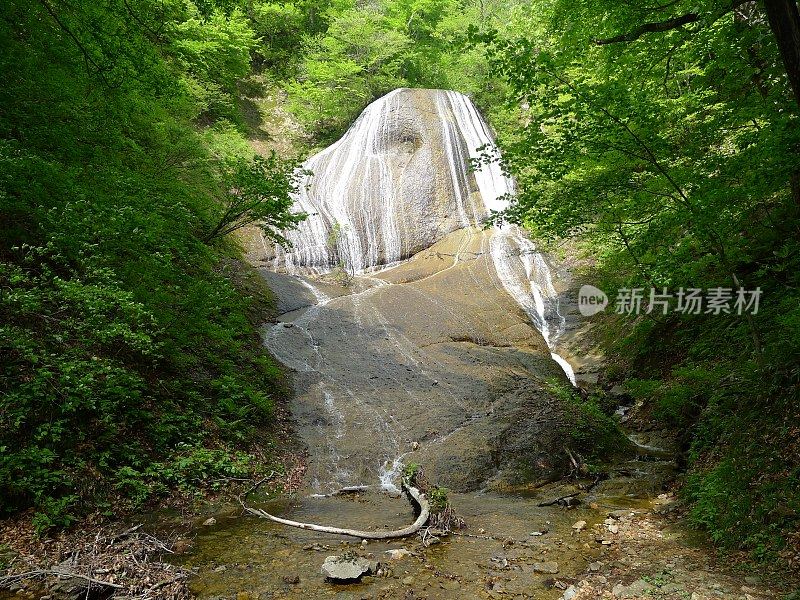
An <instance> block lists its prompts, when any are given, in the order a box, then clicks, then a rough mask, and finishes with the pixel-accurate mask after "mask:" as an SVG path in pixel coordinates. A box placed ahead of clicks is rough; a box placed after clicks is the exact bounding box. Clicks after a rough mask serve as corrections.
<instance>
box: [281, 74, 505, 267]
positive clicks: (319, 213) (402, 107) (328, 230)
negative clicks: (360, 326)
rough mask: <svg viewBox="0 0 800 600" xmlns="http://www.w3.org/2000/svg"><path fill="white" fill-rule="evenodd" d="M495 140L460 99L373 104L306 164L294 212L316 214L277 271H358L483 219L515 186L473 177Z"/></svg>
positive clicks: (410, 97) (414, 95)
mask: <svg viewBox="0 0 800 600" xmlns="http://www.w3.org/2000/svg"><path fill="white" fill-rule="evenodd" d="M490 139H491V134H490V133H489V131H488V128H487V126H486V124H485V122H484V121H483V119H482V118H481V117H480V115H479V114H478V112H477V110H476V109H475V107H474V106H473V104H472V102H470V101H469V99H468V98H467V97H466V96H464V95H463V94H458V93H456V92H449V91H443V90H416V89H415V90H412V89H398V90H395V91H393V92H391V93H389V94H387V95H386V96H384V97H383V98H380V99H379V100H376V101H375V102H373V103H372V104H370V105H369V106H368V107H367V108H366V109H365V110H364V112H363V113H362V114H361V116H360V117H359V118H358V120H357V121H356V122H355V123H354V124H353V125H352V127H351V128H350V129H349V130H348V131H347V133H346V134H345V135H344V137H342V138H341V139H340V140H339V141H338V142H336V143H335V144H333V145H331V146H329V147H328V148H326V149H325V150H323V151H322V152H320V153H319V154H316V155H315V156H313V157H311V158H310V159H309V160H308V161H306V163H305V164H304V165H303V168H304V169H306V170H308V171H310V172H311V174H310V175H308V176H306V178H305V180H304V181H303V183H302V186H301V189H300V191H299V193H298V195H297V197H296V209H297V210H298V211H304V212H306V213H307V214H309V215H310V217H309V218H308V219H307V220H306V221H305V222H304V223H303V224H301V226H300V228H299V229H298V230H297V231H295V232H289V235H288V237H289V239H290V240H291V241H292V242H293V248H292V249H291V250H290V251H288V252H284V251H282V250H281V249H278V251H277V257H276V260H275V267H276V268H285V269H287V270H289V271H290V272H292V271H295V270H297V269H306V270H312V271H325V270H328V269H330V268H332V267H334V266H336V265H341V266H342V267H343V268H345V269H347V270H350V271H354V272H360V271H363V270H364V269H367V268H369V267H374V266H377V265H383V264H388V263H391V262H395V261H397V260H400V259H404V258H408V257H409V256H412V255H413V254H416V253H417V252H419V251H420V250H424V249H425V248H428V247H430V246H431V245H433V244H434V243H435V242H436V241H437V240H439V239H441V238H443V237H444V236H445V235H446V234H448V233H450V232H451V231H454V230H456V229H460V228H462V227H467V226H469V225H470V224H473V225H474V224H477V223H480V222H482V221H483V220H485V218H486V217H487V216H488V214H489V210H490V209H499V208H502V207H501V206H500V205H499V204H497V200H498V198H499V197H500V196H502V195H503V194H505V193H507V192H509V191H511V190H512V189H513V182H512V181H511V180H509V179H507V178H505V177H503V175H502V173H501V171H500V169H499V167H498V166H497V165H496V164H495V165H491V166H487V167H485V169H483V170H482V172H481V173H480V174H478V175H476V174H475V173H470V172H469V168H468V166H469V161H470V158H471V157H472V158H476V157H478V156H479V152H478V150H477V149H478V148H479V147H480V146H482V145H484V144H485V143H486V141H489V140H490ZM481 184H482V185H481ZM481 188H483V189H481Z"/></svg>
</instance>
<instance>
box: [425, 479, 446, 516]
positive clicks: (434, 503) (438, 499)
mask: <svg viewBox="0 0 800 600" xmlns="http://www.w3.org/2000/svg"><path fill="white" fill-rule="evenodd" d="M449 493H450V492H449V490H448V489H447V488H443V487H439V486H438V485H435V486H433V487H432V488H431V489H430V490H428V492H427V495H428V501H429V502H430V505H431V513H433V514H436V513H440V512H443V511H444V510H445V509H446V508H447V507H448V505H449V504H450V500H449V498H448V495H449Z"/></svg>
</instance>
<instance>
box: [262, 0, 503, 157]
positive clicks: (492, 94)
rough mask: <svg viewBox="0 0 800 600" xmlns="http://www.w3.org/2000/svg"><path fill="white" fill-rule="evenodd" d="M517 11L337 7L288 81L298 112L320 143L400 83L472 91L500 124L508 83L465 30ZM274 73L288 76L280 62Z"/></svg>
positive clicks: (447, 0)
mask: <svg viewBox="0 0 800 600" xmlns="http://www.w3.org/2000/svg"><path fill="white" fill-rule="evenodd" d="M283 6H284V7H285V6H286V5H283ZM511 9H512V7H510V6H509V5H508V3H504V2H499V1H493V0H483V1H480V2H479V1H478V0H468V1H466V2H455V1H454V0H383V1H381V2H375V3H368V4H357V3H355V2H353V1H352V0H342V1H341V2H339V3H338V4H334V5H331V6H329V7H328V8H327V10H326V11H325V12H324V13H323V20H324V23H325V26H324V27H320V28H318V29H316V30H314V31H312V30H307V34H306V35H305V37H303V39H302V41H301V43H300V44H299V46H298V53H299V54H297V55H296V56H298V57H299V60H297V66H296V78H287V81H286V82H285V84H284V85H285V87H286V89H287V91H288V95H289V100H290V104H291V107H292V110H293V112H294V114H295V116H296V117H297V118H298V119H299V120H300V122H301V123H303V124H304V125H305V126H306V128H307V130H308V131H309V133H310V135H311V138H312V141H313V142H315V143H319V144H322V143H329V142H331V141H333V140H334V139H335V138H337V137H338V136H340V135H341V134H342V133H343V132H344V130H345V129H346V128H347V127H348V126H349V125H350V124H351V123H352V122H353V120H354V119H355V117H356V116H357V115H358V114H359V113H360V112H361V111H362V110H363V108H364V107H365V106H366V105H367V104H369V103H370V102H371V101H372V100H374V99H376V98H378V97H380V96H382V95H384V94H386V93H388V92H389V91H391V90H393V89H395V88H398V87H428V88H450V89H459V90H461V91H463V92H465V93H471V94H473V95H475V97H476V99H477V100H478V102H479V103H480V104H482V105H484V106H486V107H491V108H492V109H493V113H494V116H496V117H498V119H497V120H498V122H499V121H501V115H505V113H506V111H505V109H504V108H503V107H502V106H501V102H500V100H501V99H502V98H503V90H504V86H503V85H502V84H499V83H498V82H497V81H496V80H492V79H490V77H489V70H488V62H487V59H486V57H485V56H484V54H483V52H482V51H481V50H479V49H475V48H467V47H466V33H465V32H466V30H467V27H468V26H469V25H474V26H477V27H485V26H487V25H489V24H495V26H497V27H503V26H504V23H505V20H506V17H507V16H508V13H509V12H510V11H511ZM292 43H294V42H292ZM293 47H294V46H293ZM273 72H274V75H275V76H276V77H282V76H286V75H285V73H286V71H285V70H283V69H281V68H274V69H273ZM293 74H294V72H293Z"/></svg>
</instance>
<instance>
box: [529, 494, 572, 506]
mask: <svg viewBox="0 0 800 600" xmlns="http://www.w3.org/2000/svg"><path fill="white" fill-rule="evenodd" d="M579 494H580V492H573V493H571V494H567V495H566V496H561V497H559V498H556V499H555V500H551V501H550V502H540V503H539V504H537V505H536V506H553V505H555V504H561V503H563V502H565V501H567V500H570V499H572V498H574V497H575V496H577V495H579Z"/></svg>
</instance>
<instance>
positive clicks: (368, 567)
mask: <svg viewBox="0 0 800 600" xmlns="http://www.w3.org/2000/svg"><path fill="white" fill-rule="evenodd" d="M377 571H378V565H377V563H373V562H371V561H369V560H367V559H366V558H361V557H360V556H358V555H357V554H355V553H348V554H341V555H336V556H329V557H327V558H326V559H325V562H324V563H322V574H323V575H324V576H325V577H326V578H327V579H328V580H329V581H332V582H336V583H352V582H355V581H358V580H359V579H361V577H362V576H363V575H365V574H367V573H373V572H377Z"/></svg>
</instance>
